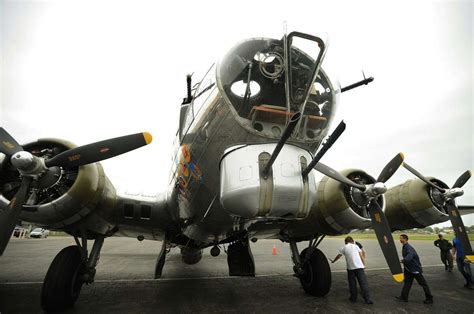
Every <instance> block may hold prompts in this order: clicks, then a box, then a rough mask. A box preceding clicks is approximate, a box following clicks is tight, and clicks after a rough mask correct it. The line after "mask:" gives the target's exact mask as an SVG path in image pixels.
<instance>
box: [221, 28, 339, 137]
mask: <svg viewBox="0 0 474 314" xmlns="http://www.w3.org/2000/svg"><path fill="white" fill-rule="evenodd" d="M293 39H294V42H291V41H290V42H291V44H290V46H289V47H288V48H289V50H290V55H289V59H290V62H288V64H286V63H287V61H288V60H287V59H285V58H287V57H288V56H285V54H284V44H283V41H282V40H276V39H267V38H253V39H250V40H247V41H244V42H242V43H240V44H239V45H237V46H235V47H234V48H233V49H232V50H231V51H230V52H229V53H228V54H227V55H225V56H224V58H223V59H222V60H221V62H219V65H218V69H217V72H216V73H217V82H218V86H219V89H220V90H221V91H222V94H223V96H224V97H225V98H226V100H227V101H228V103H229V104H230V105H231V106H232V107H233V108H234V109H235V113H236V114H237V115H238V116H239V117H240V118H241V119H239V120H238V121H239V122H240V123H242V124H243V126H245V127H246V128H251V129H253V130H254V131H257V132H259V133H261V134H262V135H264V136H269V137H272V138H278V137H280V136H281V134H282V132H283V130H284V128H285V126H286V124H287V123H288V121H289V117H290V116H291V115H292V114H293V113H294V112H297V111H300V110H302V111H303V112H302V114H303V116H302V120H301V123H300V124H299V128H298V131H297V132H295V133H294V138H295V139H296V138H297V139H298V140H304V141H319V140H320V137H321V136H322V134H324V132H323V129H326V128H327V126H328V122H329V121H330V120H331V119H332V117H333V114H334V109H335V106H336V103H337V92H336V91H335V90H334V89H333V87H332V84H331V82H330V80H329V78H328V76H327V75H326V74H325V72H324V71H323V69H322V68H320V67H319V65H320V64H321V61H322V56H323V52H324V50H323V48H324V46H323V45H321V46H318V44H316V43H315V41H314V40H311V38H310V40H306V42H305V41H304V40H303V41H301V40H300V38H298V34H296V35H294V36H293ZM306 44H307V45H306ZM303 49H304V50H303ZM316 61H318V62H316ZM287 66H288V73H286V68H287ZM287 76H288V79H289V82H288V85H289V86H288V88H287V86H286V82H285V80H286V78H287ZM312 80H313V81H312ZM247 82H249V83H248V84H247ZM287 89H288V90H289V93H290V95H288V98H289V102H290V103H289V105H287V95H286V90H287ZM246 91H250V92H247V95H246ZM303 104H305V105H304V107H303Z"/></svg>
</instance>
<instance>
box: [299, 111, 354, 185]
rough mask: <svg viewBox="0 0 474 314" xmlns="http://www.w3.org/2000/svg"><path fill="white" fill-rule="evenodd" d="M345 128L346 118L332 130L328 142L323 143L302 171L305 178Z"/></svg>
mask: <svg viewBox="0 0 474 314" xmlns="http://www.w3.org/2000/svg"><path fill="white" fill-rule="evenodd" d="M345 129H346V124H345V123H344V120H343V121H341V122H340V123H339V125H338V126H337V127H336V129H335V130H334V132H332V134H331V135H330V136H329V137H328V139H327V140H326V142H325V143H324V144H323V147H321V149H320V150H319V151H318V153H317V154H316V156H315V157H314V158H313V160H312V161H311V162H310V164H309V165H308V167H306V169H304V170H303V172H302V173H301V174H302V175H303V178H306V177H307V176H308V174H309V172H310V171H311V169H313V168H314V166H316V164H317V163H318V162H319V161H320V160H321V158H322V157H323V156H324V154H326V152H327V151H328V150H329V148H331V146H332V144H334V142H336V140H337V139H338V138H339V136H340V135H341V134H342V132H344V130H345Z"/></svg>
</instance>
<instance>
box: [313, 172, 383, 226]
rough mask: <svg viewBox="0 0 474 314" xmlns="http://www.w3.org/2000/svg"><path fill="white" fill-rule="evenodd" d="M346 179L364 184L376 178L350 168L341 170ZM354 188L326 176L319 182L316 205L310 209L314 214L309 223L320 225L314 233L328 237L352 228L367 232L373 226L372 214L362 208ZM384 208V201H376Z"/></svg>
mask: <svg viewBox="0 0 474 314" xmlns="http://www.w3.org/2000/svg"><path fill="white" fill-rule="evenodd" d="M341 174H343V175H344V176H346V177H347V178H349V179H351V180H353V181H355V182H358V183H362V184H371V183H374V182H375V179H374V178H373V177H371V176H370V175H368V174H367V173H366V172H365V171H363V170H359V169H347V170H343V171H341ZM356 198H357V196H356V195H355V193H354V188H352V187H347V186H345V185H343V184H341V183H339V182H338V181H336V180H333V179H331V178H329V177H327V176H325V177H323V179H322V180H321V181H320V182H319V185H318V189H317V194H316V202H315V204H314V205H313V207H312V208H311V215H310V217H309V218H308V219H306V221H307V220H309V219H310V220H312V221H313V225H314V222H317V225H316V226H313V228H315V229H314V231H317V230H322V231H323V232H324V233H325V234H330V235H335V234H344V233H348V232H350V231H351V230H353V229H365V228H369V227H370V226H371V224H372V223H371V220H370V216H369V213H368V212H367V210H366V209H365V208H363V207H362V206H360V205H359V202H358V200H357V199H356ZM377 201H378V202H379V204H380V206H381V207H382V208H383V206H384V198H383V196H380V197H379V198H378V200H377Z"/></svg>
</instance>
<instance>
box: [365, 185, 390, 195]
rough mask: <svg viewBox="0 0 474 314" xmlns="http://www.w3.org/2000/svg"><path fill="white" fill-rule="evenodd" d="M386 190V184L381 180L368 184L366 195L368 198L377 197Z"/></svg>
mask: <svg viewBox="0 0 474 314" xmlns="http://www.w3.org/2000/svg"><path fill="white" fill-rule="evenodd" d="M385 192H387V186H386V185H385V184H384V183H382V182H375V183H374V184H372V185H369V186H368V187H367V190H366V192H365V193H366V195H367V196H368V197H370V198H374V197H377V196H379V195H382V194H384V193H385Z"/></svg>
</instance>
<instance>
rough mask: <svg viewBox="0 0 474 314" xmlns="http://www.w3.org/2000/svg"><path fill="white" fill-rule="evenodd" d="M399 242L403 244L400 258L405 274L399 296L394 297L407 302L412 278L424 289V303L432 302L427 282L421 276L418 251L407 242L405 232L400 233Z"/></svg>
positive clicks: (421, 270)
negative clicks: (401, 257)
mask: <svg viewBox="0 0 474 314" xmlns="http://www.w3.org/2000/svg"><path fill="white" fill-rule="evenodd" d="M400 243H401V244H403V248H402V256H403V259H402V260H400V262H401V263H403V268H404V269H403V274H404V276H405V279H404V282H403V288H402V293H401V295H400V296H399V297H395V298H396V299H397V300H399V301H403V302H408V294H409V293H410V289H411V286H412V284H413V279H416V281H417V282H418V283H419V284H420V286H422V287H423V290H424V291H425V298H426V299H425V300H424V301H423V303H425V304H433V295H432V294H431V291H430V288H429V287H428V283H427V282H426V280H425V277H423V269H422V267H421V262H420V258H419V257H418V253H416V251H415V249H414V248H413V246H411V245H410V244H409V243H408V236H407V235H406V234H401V235H400Z"/></svg>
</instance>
